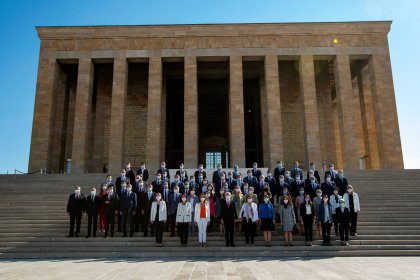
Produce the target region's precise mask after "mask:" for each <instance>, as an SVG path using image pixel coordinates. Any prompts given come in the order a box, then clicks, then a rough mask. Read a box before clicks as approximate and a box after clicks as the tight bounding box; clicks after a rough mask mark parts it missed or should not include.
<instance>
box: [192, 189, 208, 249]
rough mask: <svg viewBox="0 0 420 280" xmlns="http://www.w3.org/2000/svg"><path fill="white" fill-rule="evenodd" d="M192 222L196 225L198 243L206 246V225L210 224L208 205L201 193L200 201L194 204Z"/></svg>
mask: <svg viewBox="0 0 420 280" xmlns="http://www.w3.org/2000/svg"><path fill="white" fill-rule="evenodd" d="M194 222H195V224H196V225H197V226H198V243H199V245H200V246H201V247H206V246H207V245H206V236H207V226H208V225H209V224H210V206H209V203H208V202H207V201H206V197H205V196H204V194H203V193H202V194H201V195H200V201H199V203H197V204H196V205H195V211H194Z"/></svg>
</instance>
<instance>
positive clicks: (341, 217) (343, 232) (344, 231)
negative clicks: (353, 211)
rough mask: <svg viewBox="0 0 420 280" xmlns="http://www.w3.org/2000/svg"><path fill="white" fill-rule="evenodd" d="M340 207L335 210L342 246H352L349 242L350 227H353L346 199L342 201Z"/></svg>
mask: <svg viewBox="0 0 420 280" xmlns="http://www.w3.org/2000/svg"><path fill="white" fill-rule="evenodd" d="M339 205H340V207H337V209H336V210H335V213H336V214H335V215H336V219H337V221H338V223H339V224H340V238H341V245H343V246H350V244H349V243H348V241H349V227H350V226H351V220H350V211H349V209H348V208H347V207H346V202H345V201H344V199H340V203H339Z"/></svg>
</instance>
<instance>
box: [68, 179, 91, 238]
mask: <svg viewBox="0 0 420 280" xmlns="http://www.w3.org/2000/svg"><path fill="white" fill-rule="evenodd" d="M80 190H81V189H80V187H79V186H77V187H76V188H75V189H74V193H73V194H71V195H70V196H69V200H68V202H67V215H69V216H70V230H69V236H68V237H74V236H76V237H79V234H80V224H81V222H82V216H83V212H84V211H85V209H86V199H85V196H84V195H83V194H82V193H81V192H80ZM74 222H76V232H74Z"/></svg>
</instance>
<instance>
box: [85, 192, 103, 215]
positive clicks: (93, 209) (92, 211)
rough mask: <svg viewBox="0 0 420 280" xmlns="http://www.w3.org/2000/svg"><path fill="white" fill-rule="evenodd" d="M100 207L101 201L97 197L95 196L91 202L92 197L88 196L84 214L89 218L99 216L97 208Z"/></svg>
mask: <svg viewBox="0 0 420 280" xmlns="http://www.w3.org/2000/svg"><path fill="white" fill-rule="evenodd" d="M101 205H102V199H101V198H100V197H99V195H95V199H94V200H93V201H92V195H91V194H90V195H88V197H87V198H86V213H87V214H88V215H89V216H90V215H92V216H95V215H98V214H99V207H101Z"/></svg>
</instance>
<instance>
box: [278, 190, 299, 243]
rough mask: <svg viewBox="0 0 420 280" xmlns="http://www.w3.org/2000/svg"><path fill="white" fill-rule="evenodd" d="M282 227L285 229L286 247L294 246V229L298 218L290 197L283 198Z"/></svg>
mask: <svg viewBox="0 0 420 280" xmlns="http://www.w3.org/2000/svg"><path fill="white" fill-rule="evenodd" d="M279 213H280V225H281V226H282V228H283V232H284V239H285V242H286V244H285V246H293V244H292V240H293V234H292V231H293V227H294V226H295V225H296V216H295V211H294V209H293V203H292V202H291V198H290V196H283V204H282V205H281V206H280V211H279Z"/></svg>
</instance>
